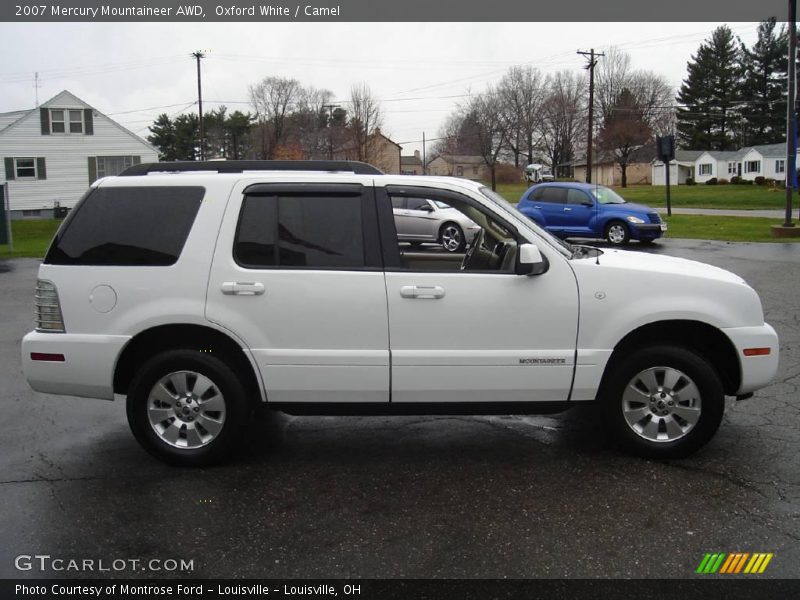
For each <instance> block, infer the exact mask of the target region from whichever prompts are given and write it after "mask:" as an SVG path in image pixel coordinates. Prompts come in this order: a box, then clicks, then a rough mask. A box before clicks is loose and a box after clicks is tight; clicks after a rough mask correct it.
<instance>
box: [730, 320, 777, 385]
mask: <svg viewBox="0 0 800 600" xmlns="http://www.w3.org/2000/svg"><path fill="white" fill-rule="evenodd" d="M722 331H723V333H725V335H727V336H728V338H729V339H730V340H731V342H733V345H734V346H735V347H736V355H737V356H738V357H739V364H740V366H741V369H742V381H741V384H740V385H739V389H738V390H736V395H737V396H740V395H744V394H749V393H750V392H754V391H755V390H758V389H760V388H762V387H764V386H766V385H769V383H770V382H771V381H772V380H773V379H774V378H775V375H776V373H777V372H778V358H779V352H780V351H779V347H778V334H777V333H775V330H774V329H773V328H772V327H771V326H770V325H769V324H767V323H764V324H763V325H761V326H757V327H731V328H726V329H723V330H722ZM747 348H769V349H770V353H769V354H766V355H759V356H746V355H745V353H744V351H745V349H747Z"/></svg>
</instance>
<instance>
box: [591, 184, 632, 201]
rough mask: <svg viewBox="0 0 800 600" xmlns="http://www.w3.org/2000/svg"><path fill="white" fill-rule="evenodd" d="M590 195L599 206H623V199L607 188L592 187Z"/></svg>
mask: <svg viewBox="0 0 800 600" xmlns="http://www.w3.org/2000/svg"><path fill="white" fill-rule="evenodd" d="M592 194H594V197H595V198H597V201H598V202H599V203H600V204H625V198H623V197H622V196H620V195H619V194H617V193H616V192H615V191H614V190H612V189H609V188H607V187H600V186H598V187H594V188H592Z"/></svg>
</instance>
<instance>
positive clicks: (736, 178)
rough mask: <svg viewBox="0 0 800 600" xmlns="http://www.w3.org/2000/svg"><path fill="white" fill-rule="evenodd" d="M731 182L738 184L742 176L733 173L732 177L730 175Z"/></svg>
mask: <svg viewBox="0 0 800 600" xmlns="http://www.w3.org/2000/svg"><path fill="white" fill-rule="evenodd" d="M731 183H732V184H733V185H739V184H740V183H742V178H741V177H739V176H738V175H734V176H733V177H731Z"/></svg>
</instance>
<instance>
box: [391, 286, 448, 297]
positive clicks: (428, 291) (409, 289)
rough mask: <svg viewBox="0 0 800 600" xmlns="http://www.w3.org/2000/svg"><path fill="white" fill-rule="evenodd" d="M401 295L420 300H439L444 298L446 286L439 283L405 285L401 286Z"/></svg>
mask: <svg viewBox="0 0 800 600" xmlns="http://www.w3.org/2000/svg"><path fill="white" fill-rule="evenodd" d="M400 295H401V296H402V297H403V298H416V299H418V300H438V299H439V298H444V288H443V287H441V286H438V285H404V286H403V287H401V288H400Z"/></svg>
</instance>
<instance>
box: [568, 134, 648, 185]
mask: <svg viewBox="0 0 800 600" xmlns="http://www.w3.org/2000/svg"><path fill="white" fill-rule="evenodd" d="M654 154H655V147H654V146H653V145H652V144H647V145H644V146H641V147H639V148H637V149H635V150H634V151H633V152H631V154H630V156H629V157H628V166H627V168H626V169H625V177H626V180H627V185H642V184H645V185H649V184H650V178H651V176H652V168H651V165H650V162H651V160H652V159H653V155H654ZM568 165H569V166H570V167H571V173H572V178H573V179H575V180H576V181H586V159H585V158H584V159H583V160H574V161H572V162H571V163H568ZM559 166H560V167H564V166H565V165H559ZM562 170H563V169H562ZM592 183H596V184H598V185H622V167H620V166H619V163H618V162H617V161H616V160H615V159H614V157H613V156H611V155H609V154H600V155H599V156H596V157H595V159H594V160H593V161H592Z"/></svg>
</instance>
